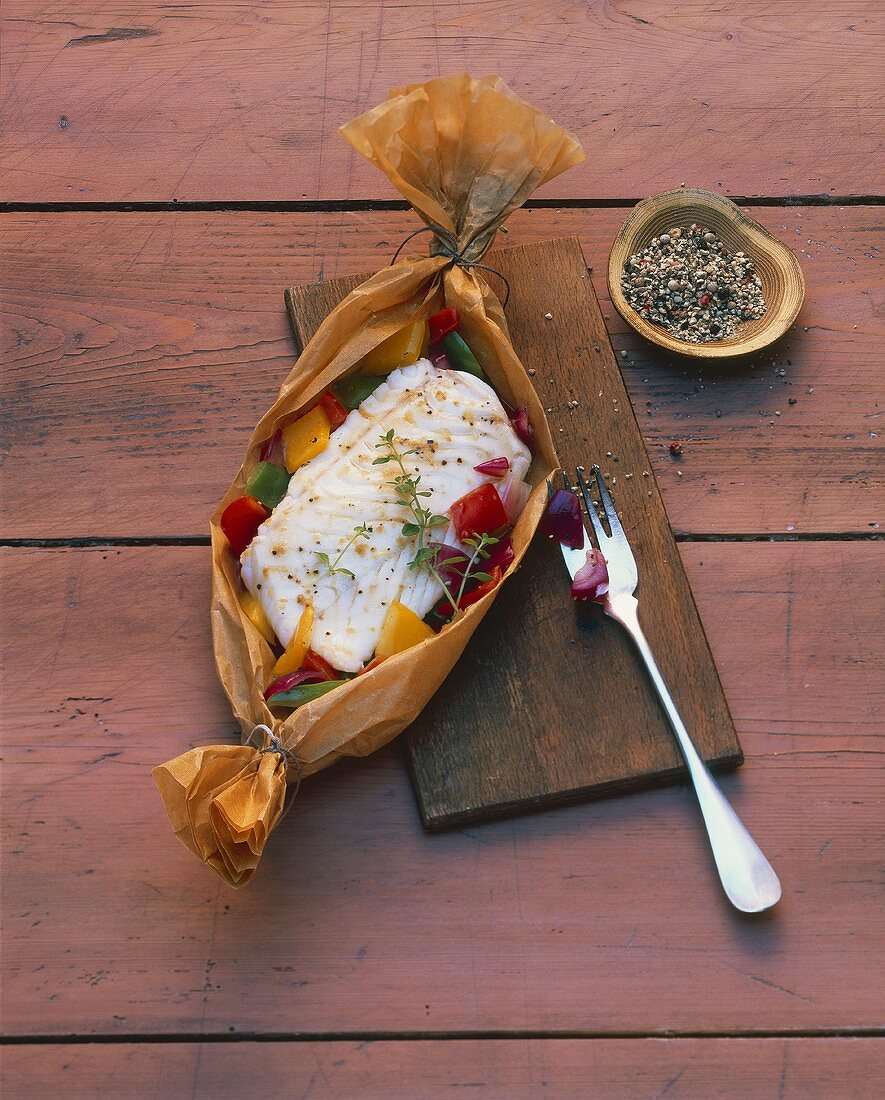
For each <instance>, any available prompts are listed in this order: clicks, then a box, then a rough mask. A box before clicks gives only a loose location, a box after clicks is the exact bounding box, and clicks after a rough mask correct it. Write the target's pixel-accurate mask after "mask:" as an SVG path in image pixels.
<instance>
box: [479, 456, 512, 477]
mask: <svg viewBox="0 0 885 1100" xmlns="http://www.w3.org/2000/svg"><path fill="white" fill-rule="evenodd" d="M473 468H474V470H476V472H477V473H478V474H486V475H487V476H488V477H504V476H505V474H508V473H509V472H510V460H509V459H507V458H490V459H489V460H488V462H480V464H479V465H478V466H474V467H473Z"/></svg>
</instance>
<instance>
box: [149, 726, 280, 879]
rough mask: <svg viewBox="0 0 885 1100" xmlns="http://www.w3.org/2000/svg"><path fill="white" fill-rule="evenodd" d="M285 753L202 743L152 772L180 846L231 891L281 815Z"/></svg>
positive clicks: (251, 869)
mask: <svg viewBox="0 0 885 1100" xmlns="http://www.w3.org/2000/svg"><path fill="white" fill-rule="evenodd" d="M286 756H287V754H286V752H285V751H280V750H279V749H275V748H273V747H270V748H267V747H266V748H263V749H258V748H254V747H253V746H252V745H250V744H245V745H206V746H203V747H201V748H196V749H191V750H190V751H189V752H185V753H182V755H181V756H176V757H175V759H174V760H168V761H167V762H166V763H165V764H161V765H159V767H156V768H154V769H153V771H152V773H151V774H152V775H153V777H154V782H155V783H156V784H157V787H158V789H159V791H160V796H161V797H162V799H163V804H164V805H165V807H166V813H167V815H168V817H169V822H170V824H171V825H172V828H173V830H174V831H175V835H176V836H177V837H178V839H179V840H180V841H181V843H182V844H183V845H184V846H185V848H187V849H188V850H189V851H191V852H193V853H194V855H195V856H197V857H198V858H199V859H201V860H202V861H203V862H204V863H205V864H206V866H207V867H211V868H212V870H213V871H215V873H216V874H217V875H220V877H221V878H223V879H224V881H225V882H226V883H227V884H228V885H229V886H233V887H239V886H245V885H246V883H247V882H249V880H250V879H251V878H252V876H253V875H254V874H255V869H256V867H257V866H258V861H259V859H260V858H261V853H262V852H263V851H264V846H265V844H266V843H267V838H268V837H269V836H270V834H271V831H272V830H273V828H274V826H275V825H276V824H277V823H278V822H279V820H280V817H281V816H282V814H283V804H284V802H285V798H286Z"/></svg>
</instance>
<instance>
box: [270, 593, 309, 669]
mask: <svg viewBox="0 0 885 1100" xmlns="http://www.w3.org/2000/svg"><path fill="white" fill-rule="evenodd" d="M311 634H313V608H312V607H311V606H310V604H308V605H307V607H305V609H304V610H303V611H302V612H301V618H300V619H299V620H298V626H296V627H295V633H294V634H293V635H292V637H291V638H290V639H289V644H288V645H287V646H286V652H285V653H284V654H283V655H282V656H281V657H280V658H279V660H278V661H277V663H276V664H275V665H274V666H273V670H274V675H275V676H282V675H283V674H284V673H286V672H297V671H298V669H299V668H301V666H302V665H303V664H304V658H305V657H306V656H307V651H308V649H310V636H311Z"/></svg>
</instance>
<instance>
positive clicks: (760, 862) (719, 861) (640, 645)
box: [605, 595, 781, 913]
mask: <svg viewBox="0 0 885 1100" xmlns="http://www.w3.org/2000/svg"><path fill="white" fill-rule="evenodd" d="M605 611H606V614H607V615H610V616H611V618H613V619H615V620H616V621H617V622H619V623H620V624H621V625H622V626H623V627H624V628H625V630H627V632H628V633H629V634H630V636H631V637H632V638H633V641H634V642H635V643H636V648H637V649H638V650H639V653H640V654H641V656H642V659H643V661H645V665H646V668H647V669H648V673H649V676H651V680H652V683H653V684H654V686H655V690H656V691H657V693H658V696H659V698H660V700H661V703H662V705H663V707H664V710H665V711H666V712H667V717H668V718H669V719H670V724H671V725H672V727H673V732H674V733H675V734H676V740H677V741H678V742H679V747H680V749H681V750H682V755H683V756H684V757H685V763H686V764H687V766H688V772H689V775H690V776H691V781H692V783H693V784H694V789H695V793H696V794H697V797H698V802H699V803H700V806H701V813H702V814H703V816H704V824H705V825H706V828H707V836H708V837H709V838H710V846H711V848H712V849H713V858H714V859H715V861H716V869H717V871H718V872H719V878H720V880H721V882H722V886H723V888H724V890H725V893H726V894H727V895H728V899H729V901H730V902H731V903H732V905H734V906H735V908H736V909H740V910H741V911H742V912H744V913H760V912H762V911H763V910H765V909H770V908H771V907H772V906H773V905H776V904H777V903H778V901H780V897H781V884H780V882H779V881H778V877H777V875H776V874H775V873H774V870H773V868H772V866H771V864H770V863H769V862H768V860H767V859H766V858H765V856H764V855H763V854H762V852H761V850H760V849H759V846H758V845H757V844H756V842H755V840H753V838H752V837H751V836H750V834H749V833H748V832H747V830H746V828H745V827H744V825H743V822H742V821H741V819H740V818H739V817H738V815H737V814H736V813H735V812H734V810H733V809H732V808H731V806H730V805H729V804H728V801H727V800H726V798H725V795H723V793H722V791H721V790H720V789H719V785H718V784H717V783H716V780H715V779H714V778H713V776H712V775H711V774H710V769H709V768H708V767H707V765H706V764H705V763H704V761H703V759H702V758H701V755H700V753H699V752H698V750H697V748H696V747H695V744H694V741H692V739H691V735H690V734H689V732H688V730H687V729H686V728H685V723H684V722H683V721H682V718H681V716H680V714H679V710H678V709H677V707H676V703H675V702H674V700H673V696H672V695H671V694H670V690H669V688H668V687H667V684H666V681H665V680H664V677H663V676H662V675H661V670H660V669H659V668H658V664H657V661H656V660H655V658H654V654H653V653H652V651H651V646H650V645H649V644H648V640H647V639H646V637H645V634H643V632H642V627H641V626H640V625H639V615H638V602H637V600H636V598H635V597H634V596H628V595H618V596H615V597H610V598H609V599H608V600H607V602H606V605H605Z"/></svg>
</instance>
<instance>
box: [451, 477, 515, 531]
mask: <svg viewBox="0 0 885 1100" xmlns="http://www.w3.org/2000/svg"><path fill="white" fill-rule="evenodd" d="M449 514H450V515H451V517H452V523H454V525H455V531H456V532H457V534H458V539H459V540H460V541H461V542H463V541H464V540H465V539H467V538H475V537H476V536H477V535H490V534H492V532H493V531H497V530H499V529H500V528H501V527H506V526H507V522H508V521H507V513H506V511H505V510H504V505H503V503H502V501H501V498H500V496H498V490H497V489H496V488H495V486H494V485H492V484H491V483H489V482H486V484H485V485H480V486H479V487H478V488H476V489H471V491H470V492H469V493H466V494H465V495H464V496H463V497H461V498H460V499H459V500H456V501H455V503H454V504H453V505H452V507H451V508H450V509H449Z"/></svg>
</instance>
